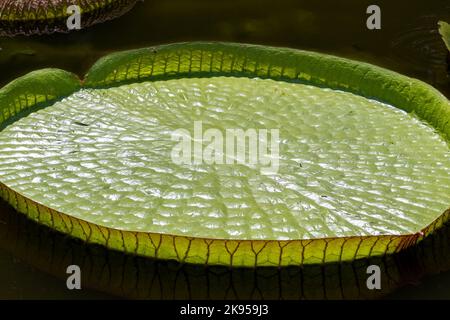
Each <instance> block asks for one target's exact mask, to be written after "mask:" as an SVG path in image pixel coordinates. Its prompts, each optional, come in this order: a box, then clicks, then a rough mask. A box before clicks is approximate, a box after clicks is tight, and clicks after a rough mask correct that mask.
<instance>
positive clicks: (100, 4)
mask: <svg viewBox="0 0 450 320" xmlns="http://www.w3.org/2000/svg"><path fill="white" fill-rule="evenodd" d="M136 2H137V0H93V1H82V0H75V1H70V2H67V1H65V0H13V1H11V0H0V36H5V35H6V36H14V35H18V34H23V35H32V34H48V33H53V32H68V31H69V30H68V27H67V20H68V19H69V17H71V15H72V14H73V11H72V10H68V9H69V8H70V6H73V5H76V6H78V7H79V8H80V13H81V16H80V17H81V26H80V27H81V28H86V27H89V26H92V25H94V24H97V23H101V22H104V21H107V20H111V19H114V18H116V17H119V16H121V15H123V14H124V13H126V12H127V11H129V10H130V9H131V8H132V7H133V6H134V5H135V4H136Z"/></svg>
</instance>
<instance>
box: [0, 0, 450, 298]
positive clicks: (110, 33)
mask: <svg viewBox="0 0 450 320" xmlns="http://www.w3.org/2000/svg"><path fill="white" fill-rule="evenodd" d="M376 3H377V4H378V5H379V6H380V7H381V10H382V29H381V30H376V31H370V30H368V29H367V28H366V26H365V23H366V17H367V15H366V13H365V12H366V8H367V6H368V5H370V4H372V1H366V0H346V1H334V0H321V1H301V0H277V1H273V0H246V1H242V0H217V1H212V0H198V1H192V0H189V1H187V0H164V1H150V0H147V1H145V2H139V3H138V4H137V5H136V7H135V8H134V9H133V10H132V11H131V12H129V13H128V14H126V15H125V16H123V17H121V18H119V19H116V20H114V21H110V22H107V23H104V24H102V25H97V26H94V27H92V28H90V29H86V30H82V31H80V32H76V33H71V34H59V35H51V36H34V37H16V38H0V48H1V50H0V86H1V85H4V84H6V83H7V82H9V81H11V80H12V79H14V78H16V77H17V76H20V75H23V74H25V73H27V72H29V71H31V70H35V69H39V68H44V67H57V68H63V69H66V70H69V71H72V72H75V73H77V74H78V75H80V76H82V75H83V74H84V73H85V72H86V71H87V70H88V68H89V67H90V66H91V65H92V64H93V63H94V62H95V61H96V60H97V59H98V58H99V57H101V56H103V55H105V54H106V53H109V52H112V51H116V50H124V49H131V48H137V47H143V46H151V45H155V44H162V43H170V42H177V41H189V40H219V41H233V42H246V43H258V44H266V45H276V46H287V47H293V48H300V49H309V50H315V51H320V52H325V53H331V54H335V55H339V56H344V57H348V58H353V59H357V60H362V61H367V62H371V63H374V64H377V65H380V66H384V67H386V68H389V69H392V70H395V71H398V72H400V73H403V74H406V75H409V76H413V77H416V78H419V79H421V80H423V81H426V82H428V83H430V84H431V85H433V86H435V87H436V88H438V89H439V90H440V91H441V92H443V93H444V94H445V95H447V97H450V79H449V75H448V72H447V71H448V66H447V64H446V59H447V51H446V49H445V46H444V44H443V42H442V41H441V39H440V38H439V35H438V33H437V21H438V20H446V21H450V2H449V1H448V0H428V1H422V0H416V1H411V0H409V1H408V0H396V1H388V0H384V1H381V0H380V1H377V2H376ZM10 214H11V209H10V208H9V207H8V206H6V205H4V204H2V205H1V206H0V224H2V223H4V224H6V222H3V220H2V219H3V218H4V217H6V216H8V215H10ZM5 219H6V218H5ZM0 230H3V232H5V231H4V229H2V228H1V226H0ZM21 238H22V237H20V236H17V237H13V239H14V241H13V243H11V242H10V240H5V239H6V238H5V237H1V236H0V284H1V285H0V298H67V299H70V298H80V297H81V298H102V297H106V295H104V294H102V293H97V292H95V291H90V290H82V291H81V292H70V291H68V290H67V289H66V287H65V281H62V280H60V279H58V278H57V277H54V276H52V275H48V274H47V273H45V272H42V271H39V269H38V268H36V267H34V266H32V265H35V264H33V263H32V264H28V263H27V262H25V261H24V260H23V257H21V256H20V255H19V254H17V252H16V251H15V250H17V249H16V248H20V247H23V244H21V243H20V241H22V240H21ZM42 241H43V242H45V239H43V240H42ZM42 246H43V247H45V244H43V245H42ZM25 260H26V259H25ZM390 298H447V299H450V273H443V274H440V275H435V276H431V277H428V278H427V279H424V280H423V281H422V282H420V283H416V284H414V285H410V286H408V287H406V288H404V289H401V290H399V291H398V292H397V293H395V294H394V295H392V296H390Z"/></svg>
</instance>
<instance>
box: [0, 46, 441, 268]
mask: <svg viewBox="0 0 450 320" xmlns="http://www.w3.org/2000/svg"><path fill="white" fill-rule="evenodd" d="M212 76H236V77H259V78H266V79H274V80H277V81H290V82H301V83H305V84H310V85H314V86H319V87H327V88H331V89H338V90H344V91H348V92H352V93H354V94H357V95H361V96H364V97H367V98H372V99H376V100H379V101H381V102H385V103H388V104H391V105H393V106H395V107H397V108H400V109H403V110H405V111H407V112H414V113H415V114H416V115H417V116H418V117H419V118H421V119H422V120H424V121H426V122H428V123H429V124H430V125H431V126H433V127H434V128H435V129H436V130H437V131H438V132H439V133H440V134H441V135H442V136H443V137H444V139H446V141H447V142H449V141H450V103H449V101H448V99H447V98H445V97H444V96H443V95H442V94H440V93H439V92H438V91H437V90H435V89H434V88H432V87H431V86H429V85H427V84H425V83H423V82H421V81H419V80H415V79H412V78H409V77H406V76H403V75H400V74H398V73H395V72H392V71H389V70H386V69H383V68H380V67H376V66H373V65H370V64H366V63H362V62H355V61H352V60H347V59H343V58H338V57H334V56H329V55H324V54H319V53H314V52H308V51H301V50H294V49H287V48H272V47H265V46H258V45H244V44H233V43H178V44H170V45H162V46H157V47H152V48H144V49H138V50H132V51H126V52H119V53H114V54H111V55H108V56H106V57H104V58H102V59H100V60H99V61H98V62H97V63H96V64H95V65H94V66H93V67H92V68H91V69H90V71H89V72H88V73H87V75H86V77H85V79H83V80H80V79H79V78H78V77H77V76H76V75H74V74H71V73H69V72H66V71H63V70H57V69H44V70H38V71H35V72H31V73H29V74H27V75H25V76H23V77H20V78H18V79H16V80H14V81H12V82H11V83H10V84H8V85H6V86H5V87H4V88H2V89H1V90H0V126H4V125H5V123H7V122H11V121H13V119H15V117H16V116H17V115H19V117H20V113H21V112H23V111H25V110H29V109H32V108H34V107H36V106H37V105H49V104H51V103H53V102H55V101H57V100H59V99H62V98H64V97H66V96H68V95H70V94H72V93H74V92H76V91H77V90H79V89H80V88H105V87H114V86H119V85H122V84H125V83H133V82H142V81H156V80H164V79H176V78H185V77H212ZM0 195H1V197H2V198H4V199H5V200H6V201H7V202H8V203H9V204H11V205H12V206H13V207H14V208H15V209H16V210H18V211H19V212H21V213H23V214H25V215H27V216H28V217H29V218H30V219H32V220H34V221H36V222H38V223H40V224H43V225H46V226H48V227H50V228H52V229H54V230H57V231H60V232H62V233H64V234H68V235H70V236H72V237H75V238H78V239H81V240H83V241H85V242H87V243H94V244H100V245H103V246H105V247H107V248H109V249H113V250H118V251H121V252H126V253H131V254H136V255H139V256H144V257H149V258H156V259H161V260H176V261H178V262H181V263H188V264H195V265H221V266H229V267H286V266H306V265H315V264H321V265H325V264H335V263H341V262H351V261H354V260H358V259H368V258H372V257H382V256H386V255H393V254H397V253H401V252H402V251H405V250H407V249H408V248H412V247H414V246H417V245H418V244H419V243H420V242H422V241H423V240H424V239H427V238H432V237H433V235H434V233H435V232H437V231H438V229H441V228H443V227H444V226H445V224H446V223H447V222H448V221H449V217H450V209H448V210H446V211H445V212H443V213H442V215H441V216H440V217H439V218H437V219H436V220H435V221H434V222H433V223H431V224H430V225H428V226H426V227H424V228H423V229H422V230H420V231H419V232H417V233H414V234H402V235H380V236H360V237H334V238H317V239H294V240H227V239H211V238H201V237H187V236H176V235H170V234H159V233H147V232H131V231H124V230H117V229H113V228H108V227H105V226H101V225H97V224H93V223H89V222H87V221H84V220H81V219H79V218H75V217H73V216H71V215H68V214H66V213H64V212H58V211H56V210H53V209H51V208H48V207H46V206H44V205H42V204H40V203H37V202H35V201H33V200H32V199H29V198H27V197H25V196H23V195H21V194H20V193H18V192H16V191H14V190H12V189H10V188H9V187H7V186H6V185H5V184H3V183H2V182H0Z"/></svg>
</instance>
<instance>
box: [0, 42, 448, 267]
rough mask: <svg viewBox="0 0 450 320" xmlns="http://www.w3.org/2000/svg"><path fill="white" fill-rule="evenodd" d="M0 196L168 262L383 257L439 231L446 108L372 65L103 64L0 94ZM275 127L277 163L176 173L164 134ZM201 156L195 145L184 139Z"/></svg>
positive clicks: (159, 60)
mask: <svg viewBox="0 0 450 320" xmlns="http://www.w3.org/2000/svg"><path fill="white" fill-rule="evenodd" d="M0 108H1V109H0V110H1V113H0V114H1V116H2V118H1V123H2V126H1V131H0V141H1V143H0V150H1V151H0V181H1V184H0V186H1V188H0V190H1V195H2V197H3V198H4V199H6V200H7V201H8V202H9V203H10V204H11V205H12V206H14V207H15V208H16V209H17V210H18V211H20V212H22V213H24V214H26V215H27V216H29V217H30V218H31V219H33V220H36V221H38V222H40V223H42V224H45V225H47V226H50V227H51V228H53V229H56V230H58V231H60V232H63V233H66V234H69V235H71V236H73V237H76V238H80V239H82V240H85V241H87V242H90V243H97V244H101V245H104V246H106V247H108V248H110V249H115V250H119V251H124V252H130V253H133V254H138V255H141V256H145V257H152V258H157V259H163V260H170V259H174V260H177V261H180V262H186V263H193V264H202V265H204V264H209V265H225V266H235V267H242V266H277V267H281V266H289V265H311V264H317V263H319V264H324V263H325V264H326V263H337V262H345V261H352V260H354V259H359V258H369V257H378V256H384V255H386V254H393V253H396V252H399V251H402V250H405V249H406V248H408V247H412V246H415V245H416V244H418V243H419V242H421V241H422V240H423V239H424V238H426V237H430V236H432V234H433V231H434V230H435V229H436V228H439V227H440V226H441V225H442V224H443V223H444V222H446V221H447V220H448V214H449V211H448V210H447V209H448V207H449V203H450V174H449V171H450V154H449V145H448V142H449V139H450V105H449V102H448V100H447V99H446V98H445V97H444V96H442V95H441V94H440V93H439V92H437V91H436V90H435V89H433V88H432V87H430V86H428V85H426V84H424V83H422V82H420V81H418V80H414V79H411V78H408V77H405V76H402V75H399V74H397V73H394V72H391V71H388V70H385V69H382V68H379V67H375V66H372V65H369V64H365V63H360V62H355V61H350V60H346V59H341V58H337V57H332V56H327V55H322V54H318V53H312V52H306V51H298V50H292V49H281V48H268V47H261V46H253V45H238V44H220V43H185V44H174V45H166V46H160V47H155V48H147V49H140V50H135V51H128V52H122V53H116V54H112V55H110V56H107V57H105V58H103V59H101V60H100V61H99V62H98V63H96V64H95V65H94V66H93V67H92V68H91V70H90V71H89V73H88V74H87V76H86V78H85V79H84V80H83V81H80V80H79V79H78V78H77V77H76V76H74V75H72V74H70V73H68V72H65V71H61V70H55V69H46V70H40V71H36V72H32V73H30V74H28V75H26V76H24V77H21V78H19V79H17V80H15V81H13V82H12V83H10V84H9V85H7V86H6V87H4V88H3V89H2V90H1V91H0ZM199 121H201V123H202V125H203V126H204V129H205V130H207V129H218V130H219V131H220V130H222V132H225V131H226V129H227V128H240V129H243V130H244V129H245V130H247V129H249V128H255V129H259V130H260V129H267V130H269V129H279V139H278V142H279V157H278V160H279V167H278V170H277V171H275V172H269V173H263V172H262V170H261V169H262V168H261V166H258V165H250V164H247V163H236V162H234V163H233V164H217V163H212V164H211V163H204V162H201V163H195V162H194V163H176V162H174V161H173V158H171V154H172V151H173V150H174V147H175V146H176V144H177V142H176V141H174V140H173V139H172V134H173V133H174V132H176V131H177V130H180V129H183V130H184V131H183V132H192V131H193V127H194V126H195V123H198V122H199ZM195 143H198V141H196V142H194V145H195Z"/></svg>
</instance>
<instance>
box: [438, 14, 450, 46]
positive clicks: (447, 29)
mask: <svg viewBox="0 0 450 320" xmlns="http://www.w3.org/2000/svg"><path fill="white" fill-rule="evenodd" d="M438 25H439V33H440V34H441V36H442V40H444V42H445V45H446V46H447V49H448V50H449V51H450V24H448V23H447V22H444V21H439V23H438Z"/></svg>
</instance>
